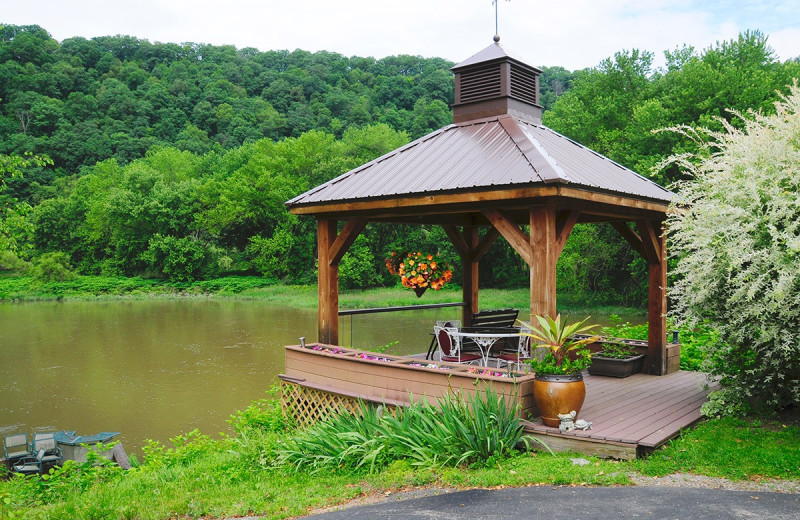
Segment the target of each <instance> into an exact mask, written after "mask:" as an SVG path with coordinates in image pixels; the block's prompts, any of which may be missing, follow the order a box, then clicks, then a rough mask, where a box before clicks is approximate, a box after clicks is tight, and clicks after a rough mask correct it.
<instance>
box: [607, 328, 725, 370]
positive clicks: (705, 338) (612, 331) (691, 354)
mask: <svg viewBox="0 0 800 520" xmlns="http://www.w3.org/2000/svg"><path fill="white" fill-rule="evenodd" d="M610 322H611V324H610V325H607V326H605V327H603V328H602V329H600V334H601V335H603V336H607V337H611V338H624V339H638V340H643V341H647V339H648V333H649V329H650V327H649V326H648V324H647V323H642V324H640V325H632V324H631V323H630V322H628V321H626V322H625V323H623V322H622V318H620V317H619V316H618V315H616V314H612V315H611V316H610ZM667 330H677V331H678V337H679V340H680V343H681V370H692V371H698V370H703V369H704V361H705V359H706V351H710V350H711V349H713V345H715V344H716V343H717V342H718V341H719V332H717V331H716V330H715V329H714V328H713V327H711V325H710V323H709V322H708V321H702V322H698V323H695V324H685V325H681V326H677V325H674V324H673V323H672V320H667Z"/></svg>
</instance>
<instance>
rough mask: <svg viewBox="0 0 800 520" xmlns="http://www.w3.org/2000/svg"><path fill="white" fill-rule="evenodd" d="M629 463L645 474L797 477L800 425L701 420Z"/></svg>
mask: <svg viewBox="0 0 800 520" xmlns="http://www.w3.org/2000/svg"><path fill="white" fill-rule="evenodd" d="M633 465H634V467H635V468H636V469H638V470H639V471H641V472H642V473H644V474H645V475H651V476H662V475H667V474H669V473H676V472H681V473H696V474H700V475H708V476H712V477H723V478H727V479H731V480H744V479H748V480H758V479H761V478H775V479H792V480H798V479H800V425H798V424H792V423H791V422H789V423H788V424H787V423H781V422H775V421H761V420H757V419H754V420H743V419H733V418H727V419H718V420H713V421H707V422H704V423H701V424H700V425H698V426H697V427H695V428H694V429H692V430H689V431H687V432H684V434H683V435H682V436H681V437H680V438H678V439H676V440H674V441H673V442H671V443H670V444H669V445H668V446H667V447H665V448H664V449H662V450H659V451H658V452H656V453H654V454H653V455H652V456H651V457H649V458H648V459H647V460H644V461H637V462H636V463H634V464H633Z"/></svg>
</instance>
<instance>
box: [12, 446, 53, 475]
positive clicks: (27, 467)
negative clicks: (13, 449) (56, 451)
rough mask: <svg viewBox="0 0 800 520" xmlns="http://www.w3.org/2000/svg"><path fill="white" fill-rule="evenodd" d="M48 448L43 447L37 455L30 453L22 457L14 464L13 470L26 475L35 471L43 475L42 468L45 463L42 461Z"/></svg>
mask: <svg viewBox="0 0 800 520" xmlns="http://www.w3.org/2000/svg"><path fill="white" fill-rule="evenodd" d="M46 451H47V450H45V449H44V448H41V449H40V450H39V451H38V452H37V453H36V455H31V454H30V453H28V455H27V456H26V457H24V458H22V459H20V460H19V461H18V462H17V463H16V464H14V465H13V466H12V468H13V470H14V471H16V472H17V473H22V474H24V475H31V474H33V473H38V474H39V475H41V474H42V473H43V471H42V468H43V467H44V464H43V463H42V461H43V459H44V457H45V453H46Z"/></svg>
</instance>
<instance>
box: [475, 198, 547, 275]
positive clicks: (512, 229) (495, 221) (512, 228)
mask: <svg viewBox="0 0 800 520" xmlns="http://www.w3.org/2000/svg"><path fill="white" fill-rule="evenodd" d="M483 214H484V215H486V218H488V219H489V222H491V223H492V225H493V226H494V227H495V229H497V231H499V232H500V234H501V235H503V238H505V239H506V240H507V241H508V243H509V244H510V245H511V247H513V248H514V251H516V252H517V254H519V256H521V257H522V259H523V260H524V261H525V263H526V264H528V265H529V266H530V265H531V242H530V238H529V237H528V236H527V235H526V234H525V232H524V231H522V230H521V229H520V228H519V226H517V224H516V223H514V221H512V220H511V219H509V218H508V217H506V216H505V215H504V214H503V213H501V212H500V211H498V210H496V209H485V210H483ZM553 231H555V227H553Z"/></svg>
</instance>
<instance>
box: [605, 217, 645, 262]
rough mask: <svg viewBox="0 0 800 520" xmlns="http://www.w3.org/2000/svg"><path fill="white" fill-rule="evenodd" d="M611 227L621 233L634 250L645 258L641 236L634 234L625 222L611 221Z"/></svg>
mask: <svg viewBox="0 0 800 520" xmlns="http://www.w3.org/2000/svg"><path fill="white" fill-rule="evenodd" d="M611 227H613V228H614V229H616V230H617V233H619V234H620V235H622V238H624V239H625V240H626V241H627V242H628V243H629V244H630V245H631V247H632V248H633V250H634V251H636V252H637V253H639V254H640V255H642V258H644V259H645V260H647V252H646V251H645V250H644V246H642V238H641V237H640V236H639V235H637V234H636V232H635V231H634V230H633V229H631V227H630V226H629V225H628V223H627V222H611Z"/></svg>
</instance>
